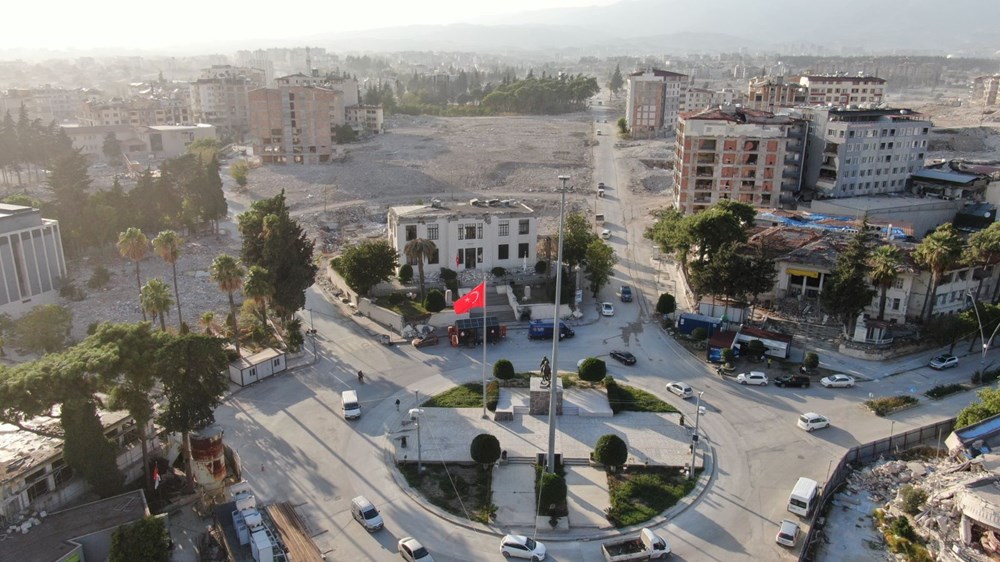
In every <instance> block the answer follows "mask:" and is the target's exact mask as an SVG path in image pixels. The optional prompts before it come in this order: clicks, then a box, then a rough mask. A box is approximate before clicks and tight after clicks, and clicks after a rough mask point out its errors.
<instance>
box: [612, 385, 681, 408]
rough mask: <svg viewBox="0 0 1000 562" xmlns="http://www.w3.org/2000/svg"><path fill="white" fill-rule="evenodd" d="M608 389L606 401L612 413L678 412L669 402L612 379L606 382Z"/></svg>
mask: <svg viewBox="0 0 1000 562" xmlns="http://www.w3.org/2000/svg"><path fill="white" fill-rule="evenodd" d="M605 388H607V391H608V403H609V404H610V405H611V410H612V411H613V412H614V413H616V414H617V413H618V412H660V413H676V412H679V410H678V409H677V408H674V407H673V406H671V405H670V404H667V403H666V402H664V401H663V400H660V399H659V398H657V397H656V396H653V395H652V394H650V393H648V392H646V391H645V390H639V389H638V388H633V387H631V386H628V385H624V384H618V383H616V382H614V381H612V382H611V384H606V385H605Z"/></svg>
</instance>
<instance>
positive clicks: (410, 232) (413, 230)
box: [406, 224, 417, 242]
mask: <svg viewBox="0 0 1000 562" xmlns="http://www.w3.org/2000/svg"><path fill="white" fill-rule="evenodd" d="M416 238H417V225H415V224H408V225H406V241H407V242H409V241H410V240H415V239H416Z"/></svg>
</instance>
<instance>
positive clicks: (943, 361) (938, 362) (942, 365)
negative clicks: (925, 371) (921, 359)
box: [928, 353, 958, 371]
mask: <svg viewBox="0 0 1000 562" xmlns="http://www.w3.org/2000/svg"><path fill="white" fill-rule="evenodd" d="M928 365H930V367H931V369H937V370H939V371H940V370H942V369H950V368H952V367H957V366H958V357H955V356H954V355H952V354H950V353H945V354H943V355H938V356H937V357H935V358H934V359H931V362H930V363H928Z"/></svg>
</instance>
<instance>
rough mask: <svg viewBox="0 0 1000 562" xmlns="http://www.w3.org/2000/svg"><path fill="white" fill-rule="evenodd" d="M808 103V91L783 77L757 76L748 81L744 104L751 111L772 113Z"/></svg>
mask: <svg viewBox="0 0 1000 562" xmlns="http://www.w3.org/2000/svg"><path fill="white" fill-rule="evenodd" d="M808 101H809V89H808V88H807V87H806V86H803V85H801V84H799V83H798V82H788V81H785V77H784V76H757V77H754V78H751V79H750V84H749V85H748V87H747V99H746V103H745V104H744V105H745V106H746V107H749V108H751V109H760V110H763V111H770V112H774V111H775V110H776V109H779V108H782V107H796V106H799V105H804V104H806V103H807V102H808Z"/></svg>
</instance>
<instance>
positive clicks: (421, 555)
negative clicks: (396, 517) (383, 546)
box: [397, 537, 434, 562]
mask: <svg viewBox="0 0 1000 562" xmlns="http://www.w3.org/2000/svg"><path fill="white" fill-rule="evenodd" d="M397 547H398V548H399V555H400V556H402V557H403V560H409V561H410V562H434V558H432V557H431V553H430V552H427V549H426V548H424V545H422V544H420V541H418V540H417V539H415V538H413V537H403V538H401V539H399V544H398V545H397Z"/></svg>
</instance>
